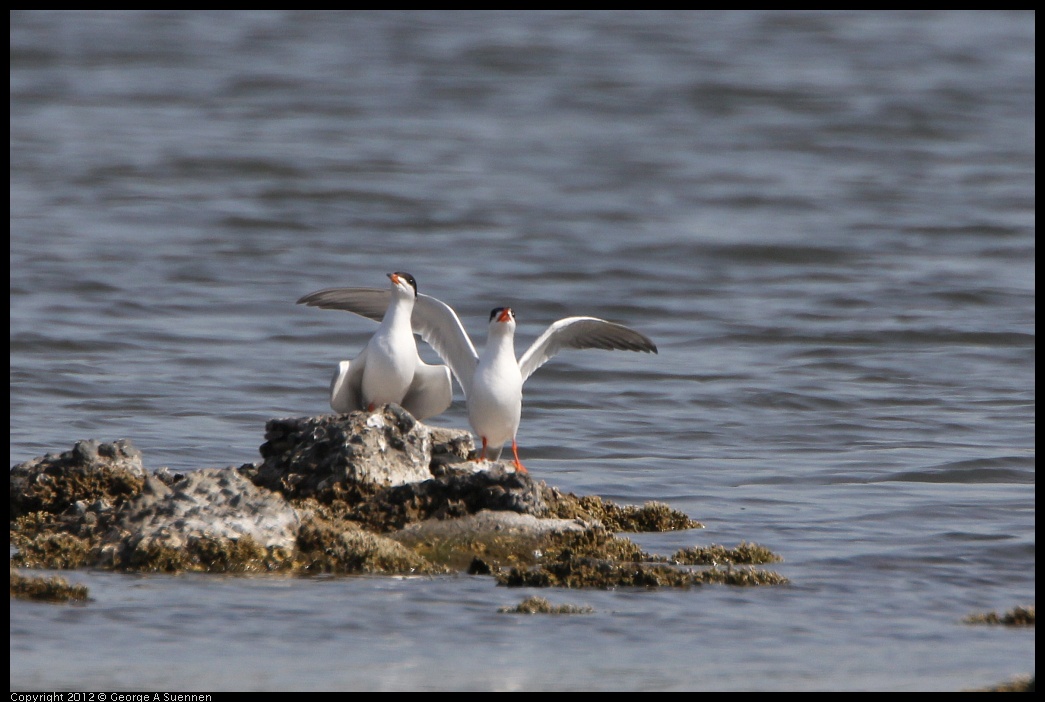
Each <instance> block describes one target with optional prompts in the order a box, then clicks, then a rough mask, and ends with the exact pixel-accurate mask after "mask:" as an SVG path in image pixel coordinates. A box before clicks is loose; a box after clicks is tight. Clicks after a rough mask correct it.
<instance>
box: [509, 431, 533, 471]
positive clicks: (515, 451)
mask: <svg viewBox="0 0 1045 702" xmlns="http://www.w3.org/2000/svg"><path fill="white" fill-rule="evenodd" d="M512 455H514V456H515V470H516V472H519V473H529V472H530V471H528V470H526V469H525V468H523V464H522V463H520V462H519V447H518V446H516V445H515V438H514V437H513V438H512Z"/></svg>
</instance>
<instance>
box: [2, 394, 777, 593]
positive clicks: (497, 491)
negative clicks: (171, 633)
mask: <svg viewBox="0 0 1045 702" xmlns="http://www.w3.org/2000/svg"><path fill="white" fill-rule="evenodd" d="M260 453H261V460H259V461H257V462H255V463H250V464H246V465H242V466H239V467H228V468H206V469H199V470H194V471H188V472H186V473H184V474H176V473H172V472H171V471H169V470H168V469H166V468H161V469H159V470H156V471H154V472H152V473H149V472H147V471H146V470H145V468H144V467H143V465H142V457H141V454H140V453H139V452H138V451H137V449H135V448H134V447H133V446H132V445H131V444H130V442H128V441H126V440H120V441H116V442H113V443H111V444H106V443H99V442H97V441H81V442H78V443H77V444H76V445H75V446H74V447H73V449H72V450H71V451H68V452H65V453H62V454H59V455H57V456H56V455H52V454H48V455H47V456H44V457H41V458H35V459H32V460H30V461H27V462H25V463H22V464H20V465H17V466H15V467H14V468H12V470H11V527H10V534H11V544H12V546H14V547H15V548H16V552H15V554H14V556H12V559H11V561H12V565H13V566H20V567H24V568H80V567H96V568H109V569H113V570H125V571H164V572H177V571H185V570H189V571H204V572H226V573H246V572H276V571H278V572H292V573H301V574H311V573H336V574H352V573H388V574H427V575H435V574H440V573H447V572H468V573H474V574H492V575H495V576H496V577H497V580H498V582H499V583H501V584H505V585H515V584H520V585H528V586H532V585H555V586H564V587H615V586H621V585H644V586H654V585H660V584H668V585H674V586H688V585H691V584H700V583H702V582H734V581H735V580H736V579H735V578H733V579H730V578H719V577H713V576H714V574H708V575H700V576H699V577H698V576H695V575H694V576H686V575H685V572H680V570H679V566H678V564H677V561H676V563H675V564H670V563H668V559H666V558H665V557H658V556H651V555H649V554H644V553H642V552H641V551H640V550H639V549H638V548H637V547H636V546H635V545H634V544H632V543H631V542H630V541H628V540H627V539H623V538H620V537H617V536H615V535H614V534H613V532H615V531H664V530H674V529H692V528H699V527H700V526H701V525H700V524H699V523H697V522H695V521H693V520H692V519H690V518H689V517H688V516H686V515H684V514H682V513H680V512H677V511H675V510H672V509H671V508H670V507H668V506H667V505H663V504H660V503H648V504H647V505H645V506H643V507H632V506H619V505H615V504H613V503H611V502H608V501H605V500H602V499H601V498H598V497H577V496H576V495H573V494H569V493H567V494H563V493H562V492H560V491H558V490H556V489H555V488H551V487H549V486H548V485H546V484H545V483H544V482H539V481H535V480H534V479H533V477H532V476H531V475H530V474H528V473H516V472H515V471H514V469H513V468H512V467H511V466H510V465H508V464H504V463H499V462H476V461H474V460H469V459H470V458H474V454H475V448H474V443H473V441H472V437H471V434H469V433H468V432H467V431H463V430H454V429H443V428H435V427H429V426H427V425H425V424H423V423H421V422H418V421H417V420H416V419H414V418H413V417H412V416H411V415H410V414H409V413H407V412H406V411H405V410H403V409H402V408H401V407H399V406H398V405H386V406H384V407H380V408H378V409H377V410H375V411H374V412H353V413H351V414H344V415H325V416H321V417H300V418H285V419H274V420H271V421H269V422H268V424H267V425H266V431H265V443H264V444H262V445H261V447H260ZM654 561H656V563H655V564H653V563H652V562H654ZM643 563H646V565H643ZM676 573H678V574H679V576H678V577H674V575H675V574H676ZM601 574H608V575H607V576H606V577H605V578H604V579H603V580H600V575H601ZM654 574H655V575H656V577H654ZM667 576H671V577H667ZM756 576H757V577H748V578H746V579H745V581H744V582H739V581H736V582H734V584H754V583H777V582H786V581H785V580H784V579H783V578H780V577H779V576H775V574H772V573H769V574H765V573H761V574H756Z"/></svg>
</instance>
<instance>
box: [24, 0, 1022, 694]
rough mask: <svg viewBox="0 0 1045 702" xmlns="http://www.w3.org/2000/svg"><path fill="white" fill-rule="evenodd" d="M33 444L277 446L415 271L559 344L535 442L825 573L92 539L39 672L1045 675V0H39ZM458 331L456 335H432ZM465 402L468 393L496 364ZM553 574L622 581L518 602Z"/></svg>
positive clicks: (417, 679) (459, 414)
mask: <svg viewBox="0 0 1045 702" xmlns="http://www.w3.org/2000/svg"><path fill="white" fill-rule="evenodd" d="M10 19H11V131H10V134H11V298H10V302H11V304H10V308H11V396H10V409H11V432H10V440H11V442H10V443H11V463H12V465H14V464H16V463H20V462H22V461H25V460H28V459H30V458H33V457H35V456H40V455H43V454H45V453H53V452H60V451H65V450H68V449H69V448H71V447H72V445H73V443H74V442H75V441H77V440H81V439H88V438H95V439H99V440H102V441H112V440H115V439H119V438H125V439H129V440H130V441H132V442H133V443H134V445H135V446H137V447H138V448H139V449H140V450H141V451H142V452H143V454H144V459H145V463H146V467H147V468H150V469H155V468H159V467H161V466H169V467H170V468H171V469H172V470H192V469H195V468H200V467H211V466H226V465H238V464H242V463H246V462H250V461H254V460H257V459H258V458H259V457H260V456H259V455H258V452H257V449H258V446H259V445H260V444H261V443H262V442H263V440H264V438H263V432H264V424H265V422H266V420H268V419H270V418H274V417H286V416H303V415H313V414H320V413H324V412H328V411H329V407H328V405H327V396H326V390H327V383H328V379H329V376H330V372H331V370H332V368H333V366H334V364H335V363H336V362H337V361H338V360H341V359H344V358H351V357H352V356H354V355H355V353H356V352H357V351H358V350H359V349H360V348H361V347H362V345H363V344H364V343H365V342H366V340H367V338H368V336H369V334H371V333H372V332H373V330H374V328H375V325H374V324H373V323H372V322H369V321H368V320H365V319H362V318H357V317H354V316H352V315H347V314H342V313H336V312H330V311H323V310H316V309H311V308H305V307H302V306H297V305H295V304H294V301H295V300H296V299H298V298H299V297H300V296H301V295H303V294H305V293H307V292H310V291H312V290H316V289H319V288H323V287H330V286H341V285H365V286H384V285H385V284H386V281H387V279H386V278H385V274H386V273H388V272H390V271H393V270H404V271H409V272H411V273H412V274H413V275H414V276H415V277H416V278H417V280H418V283H419V286H420V289H421V291H422V292H425V293H428V294H430V295H434V296H436V297H438V298H440V299H442V300H444V301H446V302H448V303H450V304H452V305H453V306H454V307H455V308H456V309H457V310H458V312H459V313H460V315H461V317H462V319H463V320H464V323H465V326H466V327H467V328H468V329H469V331H470V332H471V333H472V335H473V337H474V338H475V339H476V342H477V344H479V345H481V344H482V340H483V339H484V337H485V328H486V318H487V314H488V312H489V310H490V309H491V308H492V307H495V306H501V305H511V306H512V307H513V308H514V309H515V311H516V313H517V315H518V319H519V330H518V333H517V350H518V351H519V352H520V353H521V352H522V350H524V349H525V347H526V346H527V345H528V344H529V343H530V342H531V341H532V340H533V339H535V338H536V337H537V335H538V334H539V333H540V332H541V331H543V329H544V328H545V327H546V326H547V325H548V324H550V323H551V322H552V321H554V320H556V319H558V318H560V317H564V316H569V315H574V314H586V315H594V316H599V317H604V318H607V319H612V320H615V321H619V322H623V323H625V324H628V325H630V326H632V327H634V328H636V329H638V330H640V331H642V332H644V333H645V334H647V335H649V336H650V337H652V338H653V339H654V340H655V341H656V343H657V345H658V347H659V354H657V355H656V356H650V355H646V354H631V353H606V352H602V351H571V352H566V353H563V354H562V355H560V356H558V357H556V358H555V359H554V360H553V361H552V362H551V363H549V364H548V365H546V366H544V367H543V368H542V369H541V370H540V371H538V373H537V374H535V375H534V376H533V377H532V378H531V379H530V380H529V382H528V383H527V386H526V391H527V394H526V399H525V404H524V409H523V422H522V427H521V429H520V432H519V443H520V451H521V454H522V457H523V460H524V462H525V463H526V464H527V466H528V468H529V469H530V471H531V473H533V475H534V477H536V478H538V479H541V480H545V481H546V482H548V483H549V484H550V485H554V486H557V487H559V488H561V489H563V490H567V491H573V492H577V493H581V494H597V495H600V496H603V497H605V498H608V499H611V500H614V501H618V502H620V503H623V504H643V503H645V502H647V501H650V500H656V501H660V502H667V503H668V504H670V505H671V506H672V507H675V508H677V509H681V510H684V511H685V512H686V513H688V514H689V515H690V516H692V517H693V518H694V519H697V520H699V521H701V522H702V523H704V524H705V525H706V528H705V529H703V530H696V531H689V532H681V533H669V534H644V535H637V536H635V537H634V538H633V540H634V541H636V543H638V544H640V545H641V546H642V547H643V548H644V549H646V550H649V551H653V552H657V553H663V554H665V555H666V554H669V553H671V552H672V551H674V550H676V549H678V548H682V547H685V546H692V545H707V544H710V543H718V544H724V545H728V546H733V545H735V544H737V543H739V542H740V541H745V540H746V541H754V542H757V543H760V544H762V545H765V546H767V547H768V548H770V549H772V550H773V551H774V552H776V553H778V554H780V555H781V556H783V558H784V562H783V563H782V564H779V565H777V566H775V567H774V568H773V569H774V570H777V571H778V572H780V573H782V574H784V575H786V576H787V577H788V578H790V580H791V585H789V586H786V587H766V588H751V589H737V588H729V587H724V586H712V587H704V588H698V589H694V590H687V591H664V590H660V591H645V590H614V591H571V590H567V591H551V592H548V591H538V590H527V589H520V590H515V589H507V588H501V587H497V586H495V584H494V582H493V581H492V580H491V579H489V578H485V577H468V576H458V577H446V578H434V579H433V578H416V579H390V578H369V577H363V578H316V579H291V578H221V577H206V576H177V577H167V576H149V577H142V576H128V575H115V574H109V573H101V572H71V573H65V574H63V575H64V576H65V577H66V578H67V579H68V580H70V581H72V582H76V583H84V584H86V585H88V586H89V587H90V590H91V595H92V598H93V599H92V601H91V602H89V603H88V604H86V605H82V606H54V605H41V604H31V603H23V602H15V601H12V604H11V687H12V690H24V689H33V690H44V689H47V690H50V689H64V690H84V689H90V688H94V689H134V690H144V689H149V690H153V689H177V690H238V689H248V690H297V689H300V690H451V689H461V690H835V689H837V690H861V689H864V690H883V691H886V690H896V691H902V690H965V689H973V688H980V687H986V686H991V685H995V684H998V683H1001V682H1003V681H1006V680H1009V679H1012V678H1014V677H1017V676H1021V675H1029V674H1033V672H1034V652H1035V651H1034V649H1035V647H1034V630H1033V628H1031V629H1027V630H1011V629H1004V628H1000V627H983V626H979V627H975V626H970V625H968V624H964V623H963V622H962V619H963V618H965V617H966V616H969V615H970V614H976V613H981V612H986V611H998V612H1002V611H1005V610H1009V609H1011V608H1013V607H1015V606H1023V605H1033V604H1034V591H1035V578H1034V568H1035V538H1034V525H1035V524H1034V521H1035V520H1034V486H1035V479H1034V458H1035V452H1034V404H1035V403H1034V387H1035V366H1034V350H1035V324H1034V311H1035V305H1034V293H1035V286H1034V254H1035V245H1034V234H1035V216H1034V197H1035V190H1034V175H1035V148H1034V145H1035V139H1034V116H1035V93H1034V58H1035V51H1034V43H1035V31H1034V20H1035V16H1034V14H1033V13H1023V12H984V13H968V12H902V13H893V12H888V13H848V12H840V13H834V12H832V13H805V12H708V13H705V12H550V11H534V12H466V13H452V12H445V11H442V12H376V11H375V12H361V13H356V12H338V13H322V12H229V13H205V12H191V13H173V12H120V13H117V12H13V13H11V17H10ZM423 352H424V354H425V355H426V358H428V360H430V361H432V360H435V358H434V356H433V355H431V354H430V353H429V352H430V350H429V349H423ZM431 423H433V424H439V425H443V426H455V427H466V426H467V419H466V415H465V412H464V405H463V399H462V397H461V395H460V392H459V391H458V392H457V396H456V399H455V402H454V404H453V406H452V407H451V409H450V410H449V411H447V412H446V413H445V414H443V415H442V416H440V417H438V418H435V419H433V420H432V422H431ZM533 594H538V595H541V596H544V597H546V598H548V599H549V600H551V601H552V602H553V603H554V604H567V603H568V604H578V605H587V606H590V607H592V608H594V610H595V613H594V614H588V615H576V616H564V617H553V616H512V615H506V614H499V613H498V612H497V610H498V608H499V607H502V606H513V605H515V604H517V603H518V602H519V601H521V600H522V599H524V598H525V597H527V596H529V595H533Z"/></svg>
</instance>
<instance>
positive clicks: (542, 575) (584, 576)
mask: <svg viewBox="0 0 1045 702" xmlns="http://www.w3.org/2000/svg"><path fill="white" fill-rule="evenodd" d="M665 560H666V559H664V558H663V557H658V556H653V555H651V554H648V553H644V552H643V551H642V550H641V549H640V548H639V547H638V546H636V545H635V544H634V543H632V542H631V541H629V540H628V539H625V538H622V537H618V536H615V535H613V534H611V533H609V532H607V531H605V530H600V529H595V530H590V531H585V532H582V533H580V534H564V535H562V536H561V537H559V538H558V539H556V541H555V543H552V544H549V545H548V546H547V547H546V549H545V551H544V552H543V554H542V557H541V559H540V560H539V562H537V563H536V564H535V565H533V566H530V567H512V568H509V569H503V570H500V571H498V572H497V573H495V577H496V578H497V582H498V584H500V585H505V586H508V587H569V588H603V589H607V588H615V587H648V588H652V587H683V588H685V587H692V586H695V585H708V584H713V583H718V584H725V585H738V586H749V585H783V584H787V583H788V580H787V578H785V577H783V576H781V575H778V574H777V573H773V572H770V571H764V570H756V569H754V568H733V567H732V566H729V567H727V568H725V569H722V568H710V569H703V570H694V569H690V568H680V567H677V566H674V565H671V564H669V563H666V562H664V561H665Z"/></svg>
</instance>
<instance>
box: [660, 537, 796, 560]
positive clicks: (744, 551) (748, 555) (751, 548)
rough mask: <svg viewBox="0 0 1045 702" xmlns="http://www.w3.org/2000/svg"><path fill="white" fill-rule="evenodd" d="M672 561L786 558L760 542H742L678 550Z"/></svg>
mask: <svg viewBox="0 0 1045 702" xmlns="http://www.w3.org/2000/svg"><path fill="white" fill-rule="evenodd" d="M670 560H671V562H672V563H678V564H681V565H719V564H733V565H739V564H748V565H758V564H761V563H779V562H781V561H783V560H784V559H783V558H781V557H780V556H778V555H776V554H775V553H773V552H772V551H770V550H769V549H768V548H766V547H764V546H759V545H758V544H750V543H748V542H746V541H742V542H740V543H739V544H738V545H737V546H736V548H726V547H725V546H720V545H718V544H711V545H710V546H693V547H690V548H684V549H680V550H678V551H676V552H675V553H674V554H673V555H672V556H671V559H670Z"/></svg>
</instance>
